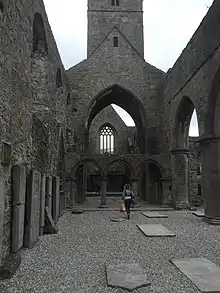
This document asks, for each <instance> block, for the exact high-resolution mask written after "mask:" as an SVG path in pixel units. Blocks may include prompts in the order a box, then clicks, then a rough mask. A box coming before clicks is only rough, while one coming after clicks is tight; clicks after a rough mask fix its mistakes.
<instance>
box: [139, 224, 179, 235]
mask: <svg viewBox="0 0 220 293" xmlns="http://www.w3.org/2000/svg"><path fill="white" fill-rule="evenodd" d="M137 226H138V228H139V229H140V230H141V231H142V232H143V233H144V234H145V236H147V237H175V236H176V234H174V233H173V232H171V231H169V230H168V229H167V228H166V227H164V226H163V225H160V224H145V225H137Z"/></svg>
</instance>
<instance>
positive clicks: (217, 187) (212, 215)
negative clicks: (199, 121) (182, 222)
mask: <svg viewBox="0 0 220 293" xmlns="http://www.w3.org/2000/svg"><path fill="white" fill-rule="evenodd" d="M200 145H201V158H202V192H203V194H204V206H205V217H204V219H203V220H204V221H205V222H207V223H209V224H213V225H220V157H219V156H220V137H214V136H212V137H203V138H202V139H200Z"/></svg>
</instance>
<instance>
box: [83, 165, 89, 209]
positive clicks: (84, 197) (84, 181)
mask: <svg viewBox="0 0 220 293" xmlns="http://www.w3.org/2000/svg"><path fill="white" fill-rule="evenodd" d="M87 176H88V168H87V164H86V163H85V164H83V194H82V203H84V202H85V201H86V191H87Z"/></svg>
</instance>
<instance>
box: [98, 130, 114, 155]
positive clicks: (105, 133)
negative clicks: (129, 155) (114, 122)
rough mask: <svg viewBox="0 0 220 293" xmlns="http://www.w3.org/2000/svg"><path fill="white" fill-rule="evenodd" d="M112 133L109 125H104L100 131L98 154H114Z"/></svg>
mask: <svg viewBox="0 0 220 293" xmlns="http://www.w3.org/2000/svg"><path fill="white" fill-rule="evenodd" d="M114 140H115V137H114V131H113V129H112V128H111V126H109V125H105V126H103V127H102V128H101V130H100V135H99V141H100V153H101V154H104V153H109V154H113V153H114Z"/></svg>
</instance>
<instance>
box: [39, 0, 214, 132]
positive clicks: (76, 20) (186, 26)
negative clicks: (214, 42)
mask: <svg viewBox="0 0 220 293" xmlns="http://www.w3.org/2000/svg"><path fill="white" fill-rule="evenodd" d="M131 1H135V0H131ZM212 2H213V0H144V1H143V3H144V38H145V60H146V61H147V62H149V63H151V64H152V65H154V66H156V67H158V68H160V69H162V70H164V71H165V72H166V71H167V70H168V69H169V68H170V67H172V66H173V64H174V62H175V61H176V59H177V58H178V56H179V55H180V53H181V52H182V50H183V49H184V47H185V46H186V45H187V43H188V41H189V40H190V38H191V36H192V35H193V33H194V32H195V30H196V28H197V27H198V26H199V24H200V22H201V20H202V18H203V17H204V16H205V14H206V13H207V11H208V8H209V7H210V6H211V4H212ZM44 3H45V6H46V11H47V14H48V18H49V21H50V25H51V28H52V31H53V33H54V36H55V39H56V42H57V45H58V48H59V51H60V54H61V58H62V60H63V63H64V66H65V68H66V69H68V68H69V67H71V66H73V65H75V64H77V63H78V62H80V61H81V60H83V59H85V58H86V46H87V44H86V42H87V0H62V1H60V0H44ZM117 109H118V108H117ZM119 114H120V116H121V117H122V119H123V120H124V121H125V122H126V124H127V125H133V120H132V119H131V118H130V117H129V116H128V115H127V113H126V112H125V111H122V110H120V113H119ZM197 134H198V129H197V121H196V115H193V118H192V123H191V128H190V135H197Z"/></svg>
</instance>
